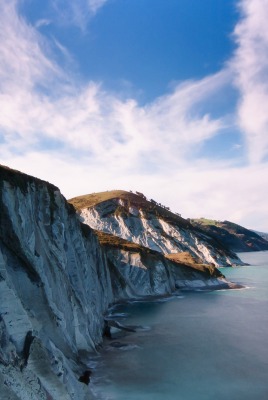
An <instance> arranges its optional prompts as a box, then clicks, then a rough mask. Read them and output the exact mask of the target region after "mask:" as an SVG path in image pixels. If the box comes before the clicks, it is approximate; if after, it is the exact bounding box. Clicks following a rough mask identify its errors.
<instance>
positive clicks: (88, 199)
mask: <svg viewBox="0 0 268 400" xmlns="http://www.w3.org/2000/svg"><path fill="white" fill-rule="evenodd" d="M113 199H122V200H124V201H125V202H127V204H128V205H129V206H135V207H137V208H138V209H142V210H143V211H145V212H153V213H154V214H155V215H156V216H159V217H162V218H163V219H164V220H165V221H166V222H170V223H175V224H179V225H180V226H183V227H185V228H190V227H191V224H190V222H189V221H188V220H185V219H184V218H182V217H181V216H180V215H178V214H174V213H173V212H172V211H170V210H169V209H167V208H165V207H164V206H162V205H159V204H158V203H156V202H155V201H151V200H147V199H146V197H145V196H140V195H138V194H135V193H132V192H127V191H125V190H112V191H107V192H99V193H92V194H87V195H83V196H78V197H74V198H72V199H69V200H68V202H69V203H70V204H72V205H73V206H74V207H75V208H76V210H78V211H80V210H82V209H83V208H91V207H94V206H96V205H98V204H100V203H102V202H105V201H108V200H113Z"/></svg>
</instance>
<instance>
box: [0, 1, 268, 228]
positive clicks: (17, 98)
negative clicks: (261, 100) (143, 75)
mask: <svg viewBox="0 0 268 400" xmlns="http://www.w3.org/2000/svg"><path fill="white" fill-rule="evenodd" d="M55 4H56V3H55ZM57 4H58V6H59V5H60V3H59V1H57ZM70 4H74V3H68V6H67V10H69V11H70V7H71V6H70ZM76 4H80V5H81V4H82V3H76ZM83 4H84V5H85V4H86V3H85V2H84V3H83ZM103 4H104V2H103V1H101V2H91V4H89V3H87V4H86V7H87V10H88V7H89V6H90V7H91V11H92V12H96V11H97V9H98V7H100V6H101V5H103ZM16 5H17V3H16V1H14V0H10V1H9V2H8V3H5V2H1V3H0V23H1V27H2V29H1V31H0V35H2V37H1V36H0V78H1V79H0V89H1V94H0V109H1V113H0V139H1V137H2V142H3V143H2V145H1V148H0V156H1V160H2V163H4V164H7V165H9V166H10V167H13V168H17V169H21V170H22V171H25V172H27V173H29V174H33V175H36V176H38V177H40V178H43V179H45V180H49V181H51V182H52V183H54V184H56V185H57V186H59V187H60V188H61V189H62V191H63V193H64V194H65V195H66V196H67V197H73V196H75V195H79V194H83V193H85V192H92V191H98V190H108V189H114V188H116V189H120V188H123V189H127V190H128V189H132V190H141V191H144V192H145V193H146V194H147V195H148V197H152V198H155V199H156V200H159V201H161V202H162V203H163V204H166V205H169V206H171V207H172V209H173V210H175V211H178V212H182V214H183V215H184V216H186V217H188V216H202V215H201V214H203V215H204V216H212V217H213V218H218V219H231V220H232V219H233V220H234V221H235V222H240V223H245V224H247V225H248V226H250V225H251V221H252V227H254V228H257V229H259V230H266V228H265V226H266V227H267V230H268V226H267V224H266V225H265V218H264V217H266V216H268V215H267V211H266V210H265V207H266V205H264V201H263V199H265V198H266V197H267V189H266V188H267V178H265V177H268V167H267V165H266V164H263V165H262V166H260V167H254V166H244V167H240V168H238V167H236V168H234V167H233V166H232V164H231V163H228V164H227V163H226V162H225V163H215V162H213V163H212V162H211V161H209V160H205V161H204V160H203V161H201V160H199V161H198V160H195V161H194V163H193V161H192V155H193V154H194V153H195V152H196V149H198V148H199V146H202V144H203V143H204V142H205V141H207V140H209V139H211V138H213V137H214V136H215V135H217V134H218V133H219V132H221V131H222V129H224V128H225V127H226V123H227V122H226V121H228V118H225V117H224V116H223V117H222V118H218V119H213V118H212V116H211V115H209V114H208V113H204V112H201V111H200V105H202V104H204V103H206V102H210V101H211V100H212V101H213V99H214V97H215V96H219V93H220V91H221V90H224V88H225V86H226V85H228V84H229V82H230V80H231V75H232V71H233V68H235V70H236V71H238V67H239V66H240V67H242V64H241V63H242V61H241V60H244V57H245V53H244V51H242V50H241V52H240V48H239V49H238V50H237V53H236V58H235V60H233V63H231V64H230V67H229V68H228V69H225V70H223V71H220V72H219V73H217V74H215V75H212V76H208V77H205V78H204V79H201V80H198V81H188V82H184V83H183V84H180V85H177V86H176V87H175V88H174V90H173V92H171V93H168V94H166V95H164V96H161V97H159V98H158V99H156V100H155V101H153V102H151V103H150V104H147V105H145V106H140V105H139V104H138V103H137V101H135V100H134V99H131V98H130V99H128V100H123V99H122V98H120V97H119V96H116V95H115V94H110V93H108V92H107V91H105V90H104V89H103V88H102V87H101V85H100V84H98V83H96V82H88V83H86V84H81V82H80V81H77V78H76V77H73V76H72V75H71V74H68V72H66V71H64V70H63V69H62V68H61V67H60V66H59V65H58V64H57V63H56V61H55V59H54V58H53V55H52V51H51V49H50V47H49V45H48V43H47V42H46V40H45V39H44V38H43V36H41V34H40V33H39V32H38V31H37V30H36V29H34V28H33V27H32V26H31V25H29V24H27V23H26V22H25V21H24V20H23V19H22V18H21V17H20V16H19V15H18V12H17V7H16ZM68 7H69V9H68ZM94 7H95V8H94ZM81 9H82V8H80V10H81ZM69 11H68V12H69ZM78 19H79V18H78ZM80 22H81V21H80ZM241 24H245V20H243V21H242V22H241V23H240V26H243V25H241ZM239 29H242V28H237V33H236V34H237V37H238V38H240V37H242V33H239ZM241 40H242V39H241ZM56 45H57V43H56ZM58 46H59V47H60V48H61V44H60V43H58ZM242 48H243V45H242V44H241V49H242ZM60 50H61V52H62V53H64V54H67V56H68V51H67V50H66V49H65V48H63V47H62V48H61V49H60ZM66 51H67V53H66ZM254 54H255V53H254ZM239 57H241V58H239ZM246 67H247V71H248V70H249V67H248V64H247V65H246ZM252 75H253V76H254V79H255V75H254V74H252ZM238 78H239V79H238ZM238 78H237V79H238V80H237V82H238V83H237V84H238V85H239V88H240V90H241V91H242V93H243V96H244V100H245V99H246V96H249V95H250V93H249V92H248V86H247V74H246V73H245V75H243V73H242V72H241V74H240V75H238ZM254 82H255V81H254ZM258 93H259V91H258ZM265 96H266V94H265ZM243 107H244V106H243V103H242V104H241V107H240V118H241V119H240V123H241V126H242V122H243V121H244V122H243V123H244V124H245V126H246V127H247V126H248V124H249V122H250V119H249V118H248V115H247V114H246V115H245V116H244V117H243V112H242V111H243ZM263 115H264V113H262V112H260V115H259V117H258V119H257V117H255V119H256V124H258V123H259V124H260V125H261V127H262V126H263V122H262V116H263ZM242 117H243V121H242ZM253 127H255V124H254V125H253ZM254 132H255V131H254ZM254 132H253V139H250V138H251V135H252V132H251V131H249V130H246V133H247V137H248V140H249V141H250V140H252V142H254V143H255V145H254V155H256V154H259V153H258V151H259V152H260V150H258V148H257V147H258V146H257V143H262V140H263V138H262V137H260V135H259V133H258V132H259V131H258V132H257V133H258V134H257V136H256V135H255V133H254ZM254 135H255V136H256V137H255V139H254ZM48 145H49V146H48ZM48 147H49V149H48ZM257 150H258V151H257ZM252 154H253V153H252ZM262 155H263V153H262ZM251 158H253V156H251ZM189 160H190V161H189ZM264 171H265V175H264ZM265 179H266V181H265ZM237 210H238V211H237ZM253 215H254V218H255V219H253ZM258 216H259V217H258ZM258 218H259V222H258V226H257V225H254V224H253V222H254V221H257V220H258ZM266 220H267V218H266Z"/></svg>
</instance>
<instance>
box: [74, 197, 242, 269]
mask: <svg viewBox="0 0 268 400" xmlns="http://www.w3.org/2000/svg"><path fill="white" fill-rule="evenodd" d="M109 194H110V195H109ZM70 202H71V203H72V204H73V205H74V206H75V207H76V209H77V210H78V213H79V215H80V218H81V221H83V222H84V223H85V224H87V225H89V226H90V227H92V228H94V229H98V230H100V231H103V232H107V233H112V234H114V235H116V236H119V237H121V238H123V239H126V240H129V241H133V242H134V243H138V244H140V245H143V246H145V247H149V248H150V249H152V250H156V251H158V252H161V253H163V254H166V253H179V252H185V251H187V252H189V253H190V254H191V255H193V256H194V257H196V258H198V259H199V260H201V262H203V263H212V264H214V265H215V266H217V267H226V266H232V265H241V264H242V262H241V261H240V259H239V258H238V257H237V256H236V254H235V253H233V252H232V251H230V250H229V249H228V248H227V247H226V246H224V245H223V244H222V243H221V242H220V241H219V240H217V238H216V237H212V236H211V235H210V234H209V233H207V232H204V231H202V230H201V229H199V228H198V227H194V226H193V225H192V224H191V223H190V222H189V221H187V220H185V219H183V218H181V217H180V216H179V215H176V214H174V213H172V212H170V211H169V210H167V209H165V208H163V207H161V206H159V205H157V204H155V202H151V201H147V200H146V199H145V198H143V197H141V196H139V195H136V194H133V193H128V192H123V191H114V192H104V193H99V194H94V195H87V196H81V197H77V198H74V199H71V200H70Z"/></svg>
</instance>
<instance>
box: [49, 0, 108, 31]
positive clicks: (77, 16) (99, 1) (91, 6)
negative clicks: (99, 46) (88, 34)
mask: <svg viewBox="0 0 268 400" xmlns="http://www.w3.org/2000/svg"><path fill="white" fill-rule="evenodd" d="M50 1H51V4H52V7H53V8H54V10H55V15H56V16H57V18H56V19H57V22H58V23H60V24H65V25H66V24H67V25H75V26H77V27H78V28H80V29H81V30H82V31H84V30H85V29H86V27H87V24H88V21H89V20H90V18H91V17H93V16H94V15H95V14H96V13H97V11H98V10H99V9H100V8H101V7H103V6H104V4H105V3H106V2H107V1H108V0H75V1H73V0H50Z"/></svg>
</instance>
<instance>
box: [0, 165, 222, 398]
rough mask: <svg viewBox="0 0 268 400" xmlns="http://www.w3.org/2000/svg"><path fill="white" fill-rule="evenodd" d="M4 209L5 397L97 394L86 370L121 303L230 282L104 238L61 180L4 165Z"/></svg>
mask: <svg viewBox="0 0 268 400" xmlns="http://www.w3.org/2000/svg"><path fill="white" fill-rule="evenodd" d="M0 211H1V212H0V398H1V399H5V400H18V399H19V400H29V399H31V400H43V399H44V400H69V399H73V400H77V399H78V400H87V399H92V398H93V394H92V393H91V391H90V385H89V386H87V385H86V384H85V383H83V382H81V380H82V381H83V379H81V378H83V377H84V376H86V375H87V373H88V370H89V361H90V357H91V354H92V352H94V351H97V350H98V346H99V344H100V343H101V341H102V335H103V329H104V324H105V315H106V313H107V310H108V308H109V306H110V305H111V304H113V303H114V302H115V301H120V300H126V299H133V298H138V297H145V296H155V295H167V294H171V293H172V291H174V289H176V288H180V287H185V288H191V287H198V288H199V287H202V288H204V287H209V288H210V287H212V288H213V287H228V286H229V283H228V282H227V281H226V280H224V278H223V277H222V276H221V274H220V273H219V272H217V270H215V269H212V270H210V269H207V270H205V271H198V270H195V269H193V268H188V267H187V266H183V265H180V264H177V263H174V262H173V261H172V260H168V259H166V258H165V257H164V256H163V255H162V254H160V253H159V252H153V251H150V250H149V249H145V248H142V247H141V246H137V247H136V248H133V244H130V245H129V244H126V243H123V244H122V243H119V245H118V246H117V245H111V244H110V243H109V241H108V242H107V241H106V243H102V242H101V240H100V239H99V237H98V236H97V235H96V234H95V233H94V231H92V229H90V228H89V227H88V226H86V225H84V224H81V222H80V221H79V218H78V216H77V214H76V213H75V210H74V209H73V207H72V206H71V205H70V204H68V203H67V202H66V200H65V199H64V197H63V196H62V195H61V194H60V192H59V190H58V189H57V188H56V187H55V186H53V185H51V184H49V183H47V182H44V181H41V180H38V179H36V178H33V177H31V176H28V175H25V174H21V173H19V172H18V171H13V170H10V169H8V168H4V167H1V166H0ZM135 212H136V211H135ZM94 218H95V217H94ZM95 221H97V219H96V218H95ZM131 246H132V247H131ZM86 383H87V382H86Z"/></svg>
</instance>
